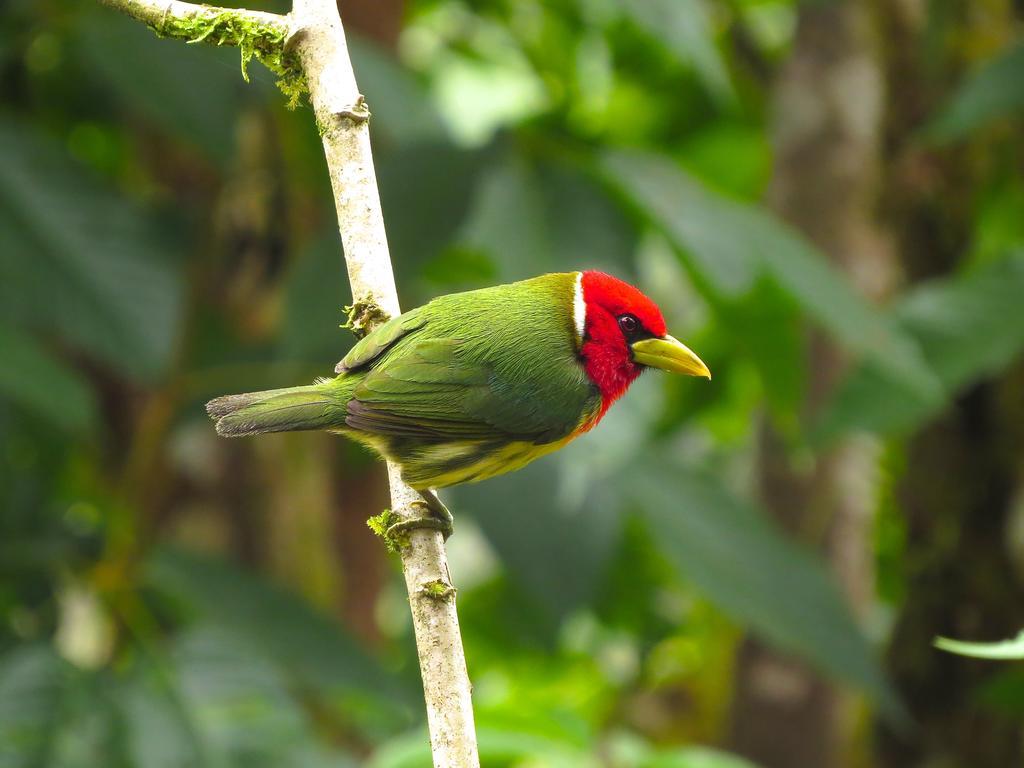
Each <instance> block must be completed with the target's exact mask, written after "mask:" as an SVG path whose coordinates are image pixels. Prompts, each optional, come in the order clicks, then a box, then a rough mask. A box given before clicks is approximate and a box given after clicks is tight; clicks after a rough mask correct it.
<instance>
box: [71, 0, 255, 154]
mask: <svg viewBox="0 0 1024 768" xmlns="http://www.w3.org/2000/svg"><path fill="white" fill-rule="evenodd" d="M74 30H75V33H76V38H75V39H74V40H73V41H72V45H73V50H74V51H75V53H76V54H77V55H78V57H80V59H81V62H82V65H83V66H84V68H86V69H87V70H88V71H89V72H91V73H93V74H94V75H95V76H96V77H98V78H99V80H100V82H101V83H102V84H103V86H104V88H105V90H106V92H107V93H109V94H110V95H112V96H113V97H114V99H115V103H116V104H118V105H119V106H120V107H121V108H122V109H123V110H124V111H125V112H126V113H128V114H136V115H142V116H144V117H146V118H148V119H149V120H150V121H151V122H152V124H153V125H154V126H155V127H157V128H159V129H160V130H161V131H164V132H167V133H169V134H171V135H172V136H174V137H175V138H177V139H179V140H181V141H184V142H186V143H188V144H191V145H193V146H195V147H196V148H198V149H199V150H200V151H201V152H203V153H204V155H205V156H206V157H207V159H209V160H210V161H211V162H212V163H213V164H214V165H216V166H219V167H226V166H227V165H228V164H229V163H230V162H231V161H232V158H233V157H234V152H233V150H234V146H235V132H236V126H235V123H236V119H235V118H236V116H237V115H238V114H239V112H240V111H241V107H242V104H243V97H244V95H245V92H246V89H248V90H249V91H250V92H251V93H255V92H256V89H260V86H257V85H248V86H247V85H246V83H245V81H244V80H242V75H241V71H240V65H239V53H238V50H237V49H236V48H215V47H214V46H211V45H185V44H183V43H182V42H181V41H180V40H162V39H160V38H158V37H157V36H156V35H154V34H153V32H152V30H150V29H148V28H147V27H146V26H145V25H144V24H140V23H139V22H137V21H135V20H134V19H130V18H128V17H127V16H125V15H124V14H121V13H118V12H116V11H112V10H108V9H105V8H100V7H99V6H96V7H95V8H90V7H88V6H87V8H86V12H85V13H84V14H83V18H82V20H81V22H80V23H79V24H78V25H76V26H75V28H74ZM128 62H130V65H129V64H128ZM251 69H252V70H253V71H254V72H255V71H257V70H259V69H260V67H258V66H253V67H251ZM200 83H201V84H202V87H197V84H200ZM260 91H261V92H262V93H263V94H264V95H265V94H267V93H269V92H270V89H260Z"/></svg>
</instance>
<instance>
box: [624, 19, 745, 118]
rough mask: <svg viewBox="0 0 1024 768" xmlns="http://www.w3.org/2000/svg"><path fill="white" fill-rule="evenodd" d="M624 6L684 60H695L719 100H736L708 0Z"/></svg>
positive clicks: (712, 93) (704, 81)
mask: <svg viewBox="0 0 1024 768" xmlns="http://www.w3.org/2000/svg"><path fill="white" fill-rule="evenodd" d="M621 7H622V12H623V13H625V14H626V15H627V16H628V17H629V18H631V19H632V20H633V22H634V23H636V24H637V25H638V26H639V27H640V28H641V29H643V30H644V31H646V32H647V34H649V35H650V36H651V37H653V38H654V39H655V40H658V41H659V42H661V44H662V45H664V46H665V48H666V49H668V50H669V51H670V52H671V53H672V54H673V55H675V56H676V57H677V58H678V59H679V60H680V61H682V62H684V63H688V64H692V66H693V68H694V69H695V70H696V72H697V74H698V75H700V79H701V80H702V81H703V83H704V86H705V87H706V88H707V89H708V92H709V93H711V95H712V96H714V97H715V98H716V99H717V100H718V101H720V102H723V103H725V104H730V103H732V102H733V101H734V100H735V98H736V94H735V93H734V92H733V88H732V83H731V81H730V80H729V71H728V69H727V68H726V65H725V61H724V60H723V58H722V55H721V54H720V53H719V51H718V47H717V46H716V45H715V33H714V29H713V27H712V23H711V15H710V13H709V9H708V7H707V4H706V3H705V2H704V0H629V1H628V2H625V3H622V6H621Z"/></svg>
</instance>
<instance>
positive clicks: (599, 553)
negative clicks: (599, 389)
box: [444, 377, 661, 619]
mask: <svg viewBox="0 0 1024 768" xmlns="http://www.w3.org/2000/svg"><path fill="white" fill-rule="evenodd" d="M659 383H660V382H658V380H657V379H656V378H654V377H648V378H642V379H640V380H639V381H637V382H636V383H635V384H634V385H633V391H632V392H631V393H630V397H627V398H624V399H623V400H622V401H620V402H619V403H617V404H616V405H615V408H613V409H612V410H611V411H610V412H609V413H608V415H607V416H605V418H604V420H603V421H602V423H601V426H600V429H599V430H597V431H596V432H590V433H587V434H586V435H583V436H581V437H579V438H577V439H576V440H575V441H573V443H572V444H570V445H569V446H568V447H566V448H564V449H562V450H561V451H559V452H558V453H557V454H556V455H553V456H549V457H545V458H543V459H540V460H538V461H536V462H534V463H533V464H531V465H530V466H528V467H526V468H525V469H522V470H520V471H518V472H513V473H510V474H507V475H502V476H500V477H496V478H494V479H492V480H488V481H487V482H486V483H480V484H471V485H464V486H459V487H457V488H453V489H451V490H450V491H445V492H444V493H447V494H451V498H452V507H453V509H455V510H456V513H457V514H456V517H458V513H461V512H463V511H470V512H473V513H474V519H475V520H476V522H477V523H478V524H479V525H480V527H481V528H482V529H483V531H484V533H485V534H486V535H487V537H488V539H489V540H490V542H491V546H493V547H494V549H495V550H496V551H497V553H498V555H499V556H500V557H501V560H502V562H503V563H504V564H505V567H506V568H508V569H509V571H510V573H511V576H512V580H513V582H514V583H516V584H518V585H520V586H521V587H524V588H525V593H526V594H527V595H528V596H530V597H533V598H534V599H535V600H537V601H538V602H540V604H542V605H543V606H544V607H545V608H547V609H548V610H549V613H550V614H551V615H552V616H553V617H554V618H555V619H562V618H564V617H566V616H567V615H568V614H570V613H571V612H572V611H574V610H576V609H578V608H579V607H580V606H582V605H585V604H587V603H588V602H590V601H591V600H593V599H594V598H595V590H596V589H597V586H598V584H599V583H600V581H601V579H602V577H603V576H604V575H605V574H606V571H607V567H608V565H609V562H610V559H611V557H612V555H613V554H614V548H615V545H616V543H617V542H618V541H619V536H620V533H621V529H622V525H621V514H620V510H621V506H622V504H621V490H620V487H621V482H622V479H623V478H622V476H623V467H625V466H626V465H627V464H628V462H629V460H630V458H631V457H632V456H633V455H634V454H635V453H637V452H638V451H640V450H641V448H642V446H643V444H644V442H645V441H646V440H647V435H648V434H649V430H650V428H651V424H653V422H654V420H655V419H656V418H657V414H658V413H659V406H660V404H661V397H660V392H659ZM457 525H458V523H457V522H456V526H457Z"/></svg>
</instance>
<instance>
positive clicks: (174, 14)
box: [100, 0, 289, 45]
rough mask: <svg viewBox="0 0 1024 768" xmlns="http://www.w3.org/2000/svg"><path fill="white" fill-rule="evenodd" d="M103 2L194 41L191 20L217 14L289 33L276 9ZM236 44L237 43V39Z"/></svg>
mask: <svg viewBox="0 0 1024 768" xmlns="http://www.w3.org/2000/svg"><path fill="white" fill-rule="evenodd" d="M100 2H102V3H103V4H104V5H107V6H110V7H111V8H114V9H116V10H118V11H122V12H123V13H126V14H128V15H129V16H131V17H133V18H135V19H138V20H139V21H141V22H144V23H145V24H146V25H147V26H149V27H152V29H153V30H154V31H155V32H156V33H157V34H159V35H162V36H166V37H178V38H181V39H183V40H187V41H189V42H192V41H194V40H195V37H194V36H190V35H188V34H186V33H185V31H184V30H185V29H187V28H188V27H189V26H191V25H192V24H196V23H202V22H207V23H213V22H215V21H216V20H217V19H218V18H220V19H224V18H227V17H229V16H230V17H235V18H237V19H242V20H245V21H248V22H251V23H252V24H254V25H262V26H264V27H266V28H270V29H276V30H279V31H280V32H281V33H287V31H288V29H289V24H288V18H287V17H286V16H281V15H280V14H277V13H267V12H266V11H250V10H248V9H245V8H220V7H218V6H215V5H198V4H196V3H184V2H179V0H100ZM235 44H236V45H237V43H235Z"/></svg>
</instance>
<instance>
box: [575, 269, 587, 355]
mask: <svg viewBox="0 0 1024 768" xmlns="http://www.w3.org/2000/svg"><path fill="white" fill-rule="evenodd" d="M572 319H573V322H574V323H575V324H576V346H578V347H582V346H583V333H584V331H585V330H586V324H587V303H586V302H585V301H584V300H583V273H582V272H577V273H576V283H575V288H574V289H573V299H572Z"/></svg>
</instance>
